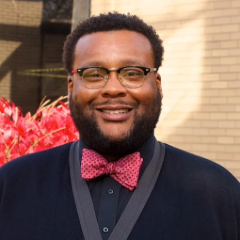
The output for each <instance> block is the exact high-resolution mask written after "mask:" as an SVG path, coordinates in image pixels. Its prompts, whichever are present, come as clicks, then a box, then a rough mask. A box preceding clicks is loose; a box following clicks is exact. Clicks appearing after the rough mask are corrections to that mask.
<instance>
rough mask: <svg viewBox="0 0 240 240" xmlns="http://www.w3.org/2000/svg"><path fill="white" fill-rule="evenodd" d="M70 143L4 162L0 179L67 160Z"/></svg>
mask: <svg viewBox="0 0 240 240" xmlns="http://www.w3.org/2000/svg"><path fill="white" fill-rule="evenodd" d="M70 146H71V143H67V144H65V145H62V146H58V147H55V148H51V149H48V150H44V151H41V152H36V153H32V154H28V155H25V156H22V157H19V158H17V159H14V160H12V161H10V162H9V163H6V164H5V165H4V166H2V167H1V168H0V180H1V179H2V178H5V177H7V176H10V175H15V174H21V173H22V174H27V173H29V171H30V172H34V171H35V170H41V169H45V168H46V167H50V165H56V164H60V163H61V162H62V161H66V160H68V154H69V149H70Z"/></svg>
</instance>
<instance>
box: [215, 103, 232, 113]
mask: <svg viewBox="0 0 240 240" xmlns="http://www.w3.org/2000/svg"><path fill="white" fill-rule="evenodd" d="M217 109H218V111H219V112H235V111H236V108H235V106H234V105H229V104H221V105H218V107H217Z"/></svg>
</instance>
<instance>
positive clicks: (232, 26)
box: [222, 24, 239, 32]
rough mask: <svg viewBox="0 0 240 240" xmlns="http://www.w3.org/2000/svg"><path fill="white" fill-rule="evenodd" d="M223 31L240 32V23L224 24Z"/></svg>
mask: <svg viewBox="0 0 240 240" xmlns="http://www.w3.org/2000/svg"><path fill="white" fill-rule="evenodd" d="M222 32H239V25H238V24H229V25H223V26H222Z"/></svg>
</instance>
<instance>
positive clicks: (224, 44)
mask: <svg viewBox="0 0 240 240" xmlns="http://www.w3.org/2000/svg"><path fill="white" fill-rule="evenodd" d="M237 45H238V42H237V41H224V42H221V43H220V47H221V48H236V47H237Z"/></svg>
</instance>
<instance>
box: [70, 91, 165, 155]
mask: <svg viewBox="0 0 240 240" xmlns="http://www.w3.org/2000/svg"><path fill="white" fill-rule="evenodd" d="M161 106H162V101H161V96H160V93H159V92H158V91H157V93H156V97H155V99H154V101H153V102H151V103H149V104H145V106H144V107H145V111H144V112H143V113H142V114H141V115H140V114H137V113H135V116H134V122H133V124H132V126H131V128H130V129H129V130H128V132H127V133H126V137H125V138H124V139H121V140H114V139H111V137H110V136H107V135H106V134H104V132H102V130H101V129H100V127H99V125H98V123H97V120H96V117H95V116H94V114H92V115H90V116H86V115H85V114H84V113H83V109H82V106H81V104H79V103H76V102H74V101H73V97H72V93H71V94H70V96H69V108H70V111H71V114H72V118H73V121H74V123H75V125H76V127H77V129H78V131H79V133H80V137H81V138H82V140H83V141H84V142H85V143H86V144H87V145H88V146H89V147H91V148H92V149H93V150H95V151H97V152H98V153H100V154H101V155H109V156H125V155H128V154H130V153H132V152H135V151H136V150H137V149H138V148H140V147H141V146H142V144H143V143H144V142H145V141H147V139H148V138H149V137H150V136H151V134H152V133H153V130H154V128H155V127H156V124H157V122H158V119H159V116H160V112H161Z"/></svg>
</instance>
